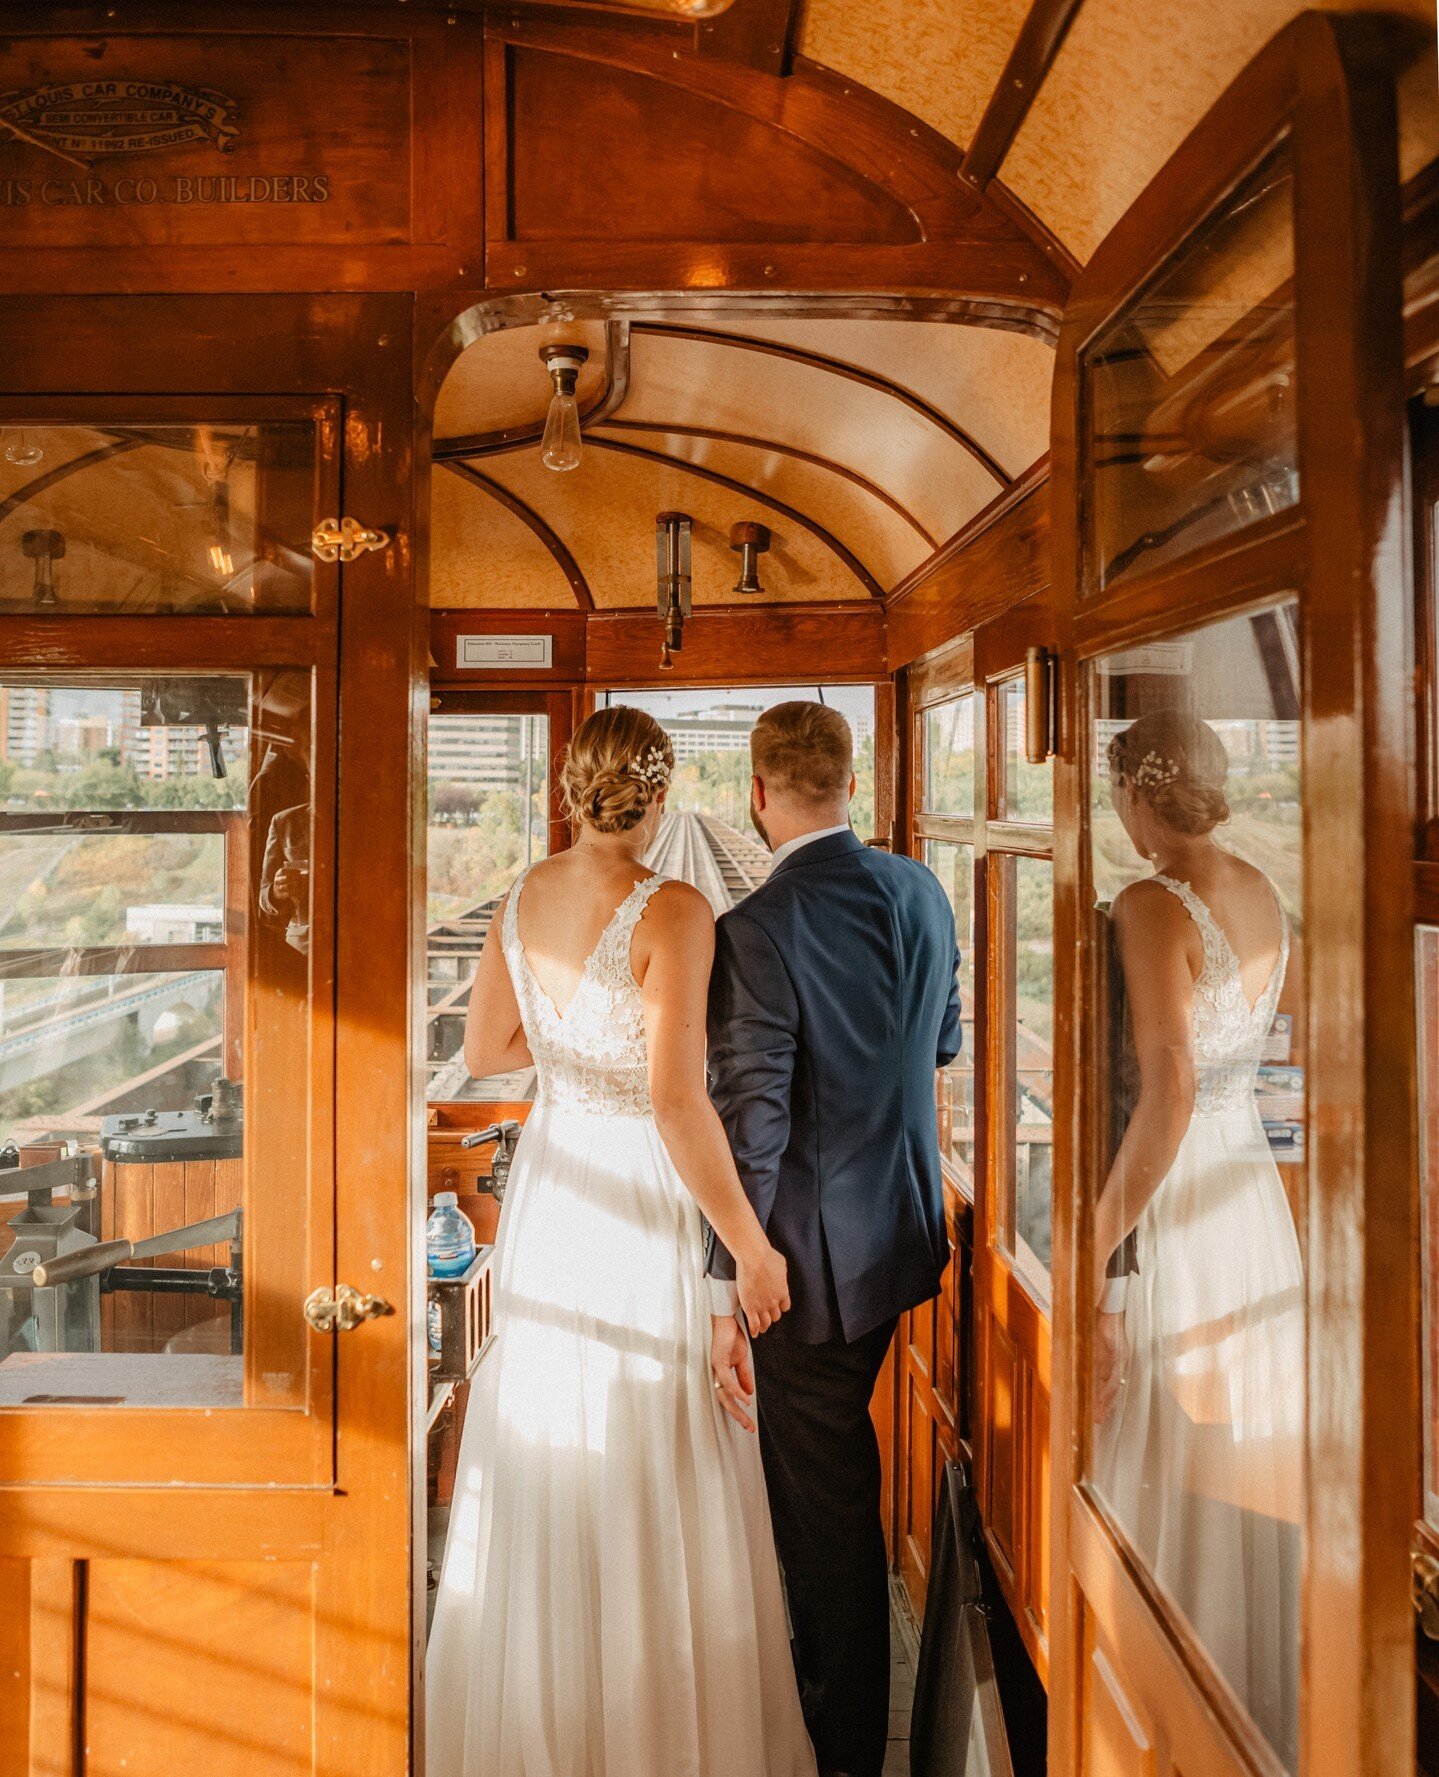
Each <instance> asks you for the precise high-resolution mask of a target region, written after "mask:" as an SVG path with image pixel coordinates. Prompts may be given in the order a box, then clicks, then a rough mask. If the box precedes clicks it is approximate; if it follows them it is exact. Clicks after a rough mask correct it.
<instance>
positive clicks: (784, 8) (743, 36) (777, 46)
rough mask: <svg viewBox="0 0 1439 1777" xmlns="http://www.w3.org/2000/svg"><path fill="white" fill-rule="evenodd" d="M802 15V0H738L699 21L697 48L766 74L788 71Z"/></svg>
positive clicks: (696, 35) (701, 51)
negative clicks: (797, 26)
mask: <svg viewBox="0 0 1439 1777" xmlns="http://www.w3.org/2000/svg"><path fill="white" fill-rule="evenodd" d="M798 17H799V0H735V3H734V4H733V5H730V6H728V7H727V8H726V9H725V10H724V11H723V12H720V13H718V15H717V16H715V17H712V18H707V19H702V20H701V21H700V22H699V23H697V24H696V26H695V48H696V49H697V50H698V51H699V53H700V54H701V55H709V56H714V57H715V58H716V59H718V60H721V61H727V62H740V63H742V64H743V65H744V66H745V67H746V68H755V69H757V70H758V71H759V72H760V73H762V74H787V73H788V72H789V62H790V51H791V48H792V45H793V40H794V31H795V26H796V24H797V22H798Z"/></svg>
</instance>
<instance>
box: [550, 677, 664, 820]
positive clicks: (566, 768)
mask: <svg viewBox="0 0 1439 1777" xmlns="http://www.w3.org/2000/svg"><path fill="white" fill-rule="evenodd" d="M674 768H675V753H674V748H673V747H672V746H671V745H670V737H669V736H668V735H667V734H666V733H665V731H664V729H663V728H661V727H660V725H659V723H658V722H656V721H655V719H654V717H653V716H648V715H646V714H645V712H644V711H643V710H637V709H632V708H631V707H630V706H629V705H628V704H615V705H614V706H613V707H612V708H610V709H607V710H596V711H595V713H594V715H592V716H590V717H587V718H586V720H585V721H583V722H581V723H580V725H579V727H578V728H577V729H576V730H575V732H574V736H573V738H572V739H571V741H570V744H569V746H568V747H567V748H566V749H565V759H564V764H563V765H562V766H561V767H560V790H561V793H562V794H563V796H564V803H565V812H566V813H567V814H569V815H571V816H572V817H573V818H574V819H575V820H577V821H583V822H584V824H585V825H586V826H587V827H593V828H594V829H595V831H596V832H597V833H627V832H628V831H629V829H630V828H631V827H635V826H638V825H639V823H640V822H641V821H642V820H643V819H644V817H645V811H646V810H647V809H648V808H649V806H650V804H651V803H652V802H653V801H654V799H655V797H656V796H658V795H659V793H660V792H661V791H662V790H663V789H664V788H665V787H666V786H667V785H668V783H669V781H670V773H671V772H672V771H673V770H674Z"/></svg>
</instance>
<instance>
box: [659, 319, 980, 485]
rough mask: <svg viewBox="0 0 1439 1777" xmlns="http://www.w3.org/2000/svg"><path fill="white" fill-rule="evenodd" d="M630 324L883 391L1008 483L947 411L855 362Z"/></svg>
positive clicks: (683, 329)
mask: <svg viewBox="0 0 1439 1777" xmlns="http://www.w3.org/2000/svg"><path fill="white" fill-rule="evenodd" d="M634 326H635V330H636V332H639V333H646V334H652V335H655V336H657V337H664V338H667V339H686V340H690V341H692V342H694V343H695V344H698V345H710V346H728V347H730V348H731V349H733V350H735V351H741V352H762V353H763V354H764V355H765V356H766V357H770V358H782V359H784V360H785V361H786V362H787V363H790V364H803V365H806V366H807V367H808V368H810V369H812V370H823V371H826V372H828V374H829V375H831V376H842V377H844V378H845V379H846V381H848V382H853V383H859V384H860V385H861V386H862V387H863V388H866V389H873V390H874V391H875V392H876V393H877V394H880V395H886V396H888V397H889V399H890V400H891V401H898V402H900V403H901V404H902V405H903V406H905V407H907V408H909V409H910V410H911V412H913V413H917V414H918V415H919V416H920V418H921V419H924V420H927V421H928V422H929V424H930V425H931V426H934V427H935V428H936V429H937V430H938V431H941V432H943V433H944V435H945V437H946V438H948V439H950V440H951V441H952V442H953V443H955V444H958V445H961V446H962V447H963V448H964V449H965V450H967V451H968V452H969V454H970V455H971V456H972V457H973V458H974V460H975V462H976V463H978V464H979V466H980V467H981V468H982V469H983V470H984V471H985V473H986V474H988V475H992V476H993V477H994V479H995V480H996V481H997V482H998V483H999V484H1000V486H1001V487H1008V486H1009V483H1010V477H1009V476H1008V475H1007V474H1006V473H1005V472H1004V470H1003V469H1002V468H1001V467H1000V465H999V464H998V463H997V462H996V461H995V459H994V458H993V457H992V456H991V455H990V454H989V452H988V451H987V450H986V449H985V448H984V446H983V445H982V444H981V443H980V442H979V440H978V439H977V438H974V437H972V436H971V435H970V434H969V433H968V432H966V431H965V429H964V427H963V426H961V425H959V424H957V423H956V422H955V421H954V420H952V419H950V417H949V415H948V414H946V413H941V412H940V410H939V409H938V408H937V407H935V406H934V405H933V404H932V403H931V402H929V401H926V400H925V399H924V397H923V396H922V395H916V394H915V392H914V391H913V390H912V389H906V388H905V387H903V385H902V384H900V383H897V382H893V381H891V379H890V378H889V377H887V376H880V375H879V374H878V372H876V371H873V370H862V369H860V368H859V366H858V365H855V364H847V363H846V362H845V361H844V359H842V358H831V357H830V356H829V354H828V353H826V352H815V351H811V350H809V349H808V348H807V347H804V346H792V345H784V344H781V343H780V342H779V341H778V340H773V339H755V338H754V337H753V336H752V335H750V334H747V333H721V332H719V331H718V330H717V329H715V328H712V327H691V326H686V325H683V324H681V323H679V322H676V321H636V322H635V323H634Z"/></svg>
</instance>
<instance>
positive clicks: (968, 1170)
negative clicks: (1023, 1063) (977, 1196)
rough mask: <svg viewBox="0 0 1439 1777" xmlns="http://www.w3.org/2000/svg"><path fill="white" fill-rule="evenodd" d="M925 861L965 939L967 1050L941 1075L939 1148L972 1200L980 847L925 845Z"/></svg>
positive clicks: (962, 994) (962, 975) (962, 974)
mask: <svg viewBox="0 0 1439 1777" xmlns="http://www.w3.org/2000/svg"><path fill="white" fill-rule="evenodd" d="M924 861H925V863H926V864H927V865H928V866H929V868H930V869H931V870H933V872H934V873H935V875H936V876H937V877H938V878H939V880H940V881H941V883H943V884H944V892H945V894H946V895H948V897H949V904H950V906H951V907H952V908H953V909H954V929H955V933H956V936H957V937H958V939H959V1012H960V1025H961V1028H962V1030H963V1033H964V1046H963V1048H962V1049H961V1050H960V1052H959V1054H958V1055H957V1056H956V1057H955V1059H954V1060H953V1061H952V1062H951V1063H950V1064H949V1066H948V1067H945V1068H941V1069H940V1070H939V1073H938V1074H937V1076H936V1093H937V1097H938V1105H939V1148H940V1152H941V1153H942V1154H943V1155H944V1157H945V1158H946V1159H947V1160H948V1161H949V1164H950V1167H951V1169H952V1171H953V1172H954V1173H955V1175H956V1177H957V1178H958V1179H959V1182H960V1186H961V1188H962V1189H963V1191H964V1192H965V1194H966V1196H968V1197H971V1198H972V1197H973V1196H974V847H973V846H972V845H951V844H949V843H948V841H942V840H938V839H930V840H926V841H925V846H924Z"/></svg>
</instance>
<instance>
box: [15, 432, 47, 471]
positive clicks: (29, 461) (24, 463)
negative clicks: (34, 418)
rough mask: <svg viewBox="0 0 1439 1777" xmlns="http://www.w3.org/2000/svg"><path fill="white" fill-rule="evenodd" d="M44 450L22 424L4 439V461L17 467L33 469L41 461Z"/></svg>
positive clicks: (42, 460)
mask: <svg viewBox="0 0 1439 1777" xmlns="http://www.w3.org/2000/svg"><path fill="white" fill-rule="evenodd" d="M44 460H45V452H44V451H43V450H42V449H41V448H40V446H39V445H38V444H36V443H35V441H34V439H33V438H31V436H30V434H29V433H28V432H27V431H26V430H25V429H24V427H23V426H22V427H21V429H20V430H19V431H18V432H15V433H13V434H12V435H11V436H10V437H9V438H7V439H6V441H5V461H6V462H7V463H12V464H13V465H14V466H15V468H17V469H33V468H34V467H35V465H36V464H37V463H43V462H44Z"/></svg>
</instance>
